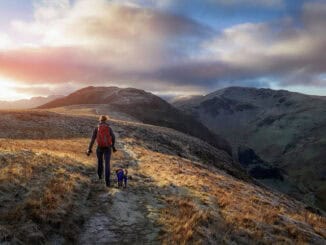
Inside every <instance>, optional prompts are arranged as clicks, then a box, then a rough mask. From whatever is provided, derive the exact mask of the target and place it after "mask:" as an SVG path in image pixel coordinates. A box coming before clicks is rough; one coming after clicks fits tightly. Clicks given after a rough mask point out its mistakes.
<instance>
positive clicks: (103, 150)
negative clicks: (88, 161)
mask: <svg viewBox="0 0 326 245" xmlns="http://www.w3.org/2000/svg"><path fill="white" fill-rule="evenodd" d="M107 121H108V117H107V116H103V115H102V116H100V118H99V124H98V126H97V127H96V128H95V129H94V130H93V134H92V138H91V142H90V144H89V146H88V150H87V156H89V155H90V154H91V153H92V148H93V145H94V143H95V140H96V142H97V148H96V156H97V163H98V165H97V174H98V177H99V179H102V178H103V157H104V162H105V183H106V186H107V187H110V185H111V181H110V174H111V171H110V159H111V151H113V152H116V151H117V150H116V148H115V135H114V133H113V130H112V128H111V127H110V125H109V123H108V122H107Z"/></svg>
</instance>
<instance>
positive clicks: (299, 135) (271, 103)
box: [176, 87, 326, 210]
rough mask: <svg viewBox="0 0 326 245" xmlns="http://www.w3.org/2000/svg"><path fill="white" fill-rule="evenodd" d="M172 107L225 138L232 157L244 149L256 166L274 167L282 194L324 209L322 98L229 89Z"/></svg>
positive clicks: (325, 106)
mask: <svg viewBox="0 0 326 245" xmlns="http://www.w3.org/2000/svg"><path fill="white" fill-rule="evenodd" d="M176 105H177V106H178V107H179V108H181V109H182V110H183V111H185V112H187V113H188V114H191V115H193V116H195V117H196V118H197V119H198V120H200V121H201V122H202V123H203V124H204V125H205V126H207V127H208V128H209V129H210V130H212V131H214V132H215V133H218V134H221V135H222V136H223V137H225V138H227V139H228V140H229V141H230V143H231V145H232V146H233V149H234V151H235V155H237V154H238V153H240V154H242V153H243V152H242V150H241V149H243V148H241V147H239V146H244V145H245V146H246V147H249V148H250V149H253V150H254V152H255V153H256V154H257V155H258V156H259V157H260V158H261V159H262V160H263V161H261V163H263V162H264V163H269V164H270V165H271V166H272V167H273V168H277V169H279V170H280V172H281V173H282V175H283V177H284V180H285V182H286V183H285V182H283V183H277V186H278V187H281V188H282V191H285V192H286V193H289V194H291V195H293V196H295V197H297V198H299V199H303V200H305V201H306V202H307V203H310V205H317V206H318V207H320V208H322V209H324V210H325V208H326V199H325V196H326V195H325V190H326V185H325V178H324V176H325V173H326V172H325V171H326V169H325V166H326V164H325V163H326V162H325V159H326V151H325V150H324V149H325V148H326V138H325V137H326V99H325V97H318V96H309V95H303V94H298V93H291V92H288V91H284V90H280V91H274V90H271V89H254V88H241V87H231V88H226V89H223V90H219V91H216V92H214V93H211V94H208V95H206V96H204V97H199V98H194V99H190V100H183V101H180V102H177V103H176ZM238 149H239V151H238ZM245 160H247V161H244V162H243V164H244V165H245V166H247V167H248V168H252V167H253V166H255V165H253V164H252V163H251V162H252V161H253V160H254V159H250V158H249V159H245ZM240 161H241V159H240ZM261 167H264V168H265V166H264V165H263V164H261ZM272 185H274V186H276V185H275V184H274V183H273V184H272ZM289 185H292V186H293V187H294V188H290V186H289ZM285 186H287V187H285ZM281 188H279V189H281Z"/></svg>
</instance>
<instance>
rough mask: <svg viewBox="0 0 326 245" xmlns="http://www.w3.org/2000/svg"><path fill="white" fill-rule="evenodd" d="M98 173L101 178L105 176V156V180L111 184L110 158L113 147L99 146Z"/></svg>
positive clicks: (97, 153) (97, 150) (107, 183)
mask: <svg viewBox="0 0 326 245" xmlns="http://www.w3.org/2000/svg"><path fill="white" fill-rule="evenodd" d="M96 155H97V163H98V165H97V174H98V177H99V178H100V179H101V178H102V176H103V157H104V162H105V182H106V185H107V186H109V185H110V159H111V147H97V149H96Z"/></svg>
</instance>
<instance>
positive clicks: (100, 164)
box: [96, 148, 103, 179]
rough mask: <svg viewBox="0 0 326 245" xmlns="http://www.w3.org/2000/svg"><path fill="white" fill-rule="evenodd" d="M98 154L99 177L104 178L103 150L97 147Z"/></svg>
mask: <svg viewBox="0 0 326 245" xmlns="http://www.w3.org/2000/svg"><path fill="white" fill-rule="evenodd" d="M96 155H97V174H98V178H99V179H102V177H103V151H102V150H101V149H99V148H97V149H96Z"/></svg>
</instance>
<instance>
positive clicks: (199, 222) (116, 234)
mask: <svg viewBox="0 0 326 245" xmlns="http://www.w3.org/2000/svg"><path fill="white" fill-rule="evenodd" d="M75 109H76V108H75ZM74 111H77V113H76V114H74V113H73V112H74ZM81 111H82V109H76V110H71V111H70V114H69V115H63V114H62V113H60V114H58V113H54V112H52V111H49V110H47V109H42V110H25V111H2V112H0V113H1V117H0V193H1V195H0V204H1V205H0V241H1V242H0V243H3V244H94V242H95V241H96V243H98V244H111V243H113V244H118V243H119V244H134V243H137V244H324V243H325V239H326V232H325V231H326V226H325V224H326V220H325V217H323V216H321V215H319V214H316V213H314V212H315V211H316V210H314V209H313V208H311V207H308V206H307V205H304V204H303V203H302V202H299V201H297V200H295V199H293V198H290V197H288V196H287V195H284V194H282V193H279V192H277V191H273V190H270V189H268V188H266V187H264V186H258V185H256V184H255V183H254V182H253V181H252V180H251V178H249V177H247V176H246V175H244V174H243V172H242V171H241V170H239V169H238V168H236V166H234V165H233V162H232V158H231V157H230V156H229V155H228V154H227V153H226V152H225V151H223V150H219V149H217V148H214V147H212V146H210V145H209V144H207V143H206V142H204V141H202V140H200V139H198V138H195V137H192V136H189V135H187V134H183V133H181V132H178V131H176V130H173V129H170V128H166V127H159V126H153V125H149V124H143V123H139V122H133V121H122V120H115V119H111V120H110V123H111V126H112V128H113V130H114V131H115V133H116V135H117V145H116V148H117V149H118V151H117V152H116V153H114V154H113V156H112V161H111V173H112V175H111V178H112V180H113V181H114V182H113V184H114V186H112V187H111V188H106V187H105V185H104V182H103V181H100V180H98V179H97V176H96V168H95V161H96V159H95V154H93V155H91V156H90V157H87V156H86V154H85V152H84V151H85V150H86V148H87V146H88V143H89V140H90V139H89V135H90V133H91V131H92V129H93V127H94V126H96V124H97V115H96V114H92V115H91V114H88V113H86V114H87V115H81ZM86 111H87V110H86ZM61 112H62V111H61ZM84 112H85V111H84ZM121 167H123V168H128V175H129V181H128V187H127V188H126V189H121V188H117V184H116V182H115V174H114V171H115V170H116V169H118V168H121Z"/></svg>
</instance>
